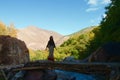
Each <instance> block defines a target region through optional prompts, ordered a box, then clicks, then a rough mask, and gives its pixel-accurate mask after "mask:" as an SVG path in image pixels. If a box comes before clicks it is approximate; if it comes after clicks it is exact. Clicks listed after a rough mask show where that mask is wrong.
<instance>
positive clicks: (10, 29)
mask: <svg viewBox="0 0 120 80" xmlns="http://www.w3.org/2000/svg"><path fill="white" fill-rule="evenodd" d="M0 35H9V36H12V37H16V36H17V30H16V29H15V26H14V24H10V25H9V26H6V25H5V24H4V23H2V22H0Z"/></svg>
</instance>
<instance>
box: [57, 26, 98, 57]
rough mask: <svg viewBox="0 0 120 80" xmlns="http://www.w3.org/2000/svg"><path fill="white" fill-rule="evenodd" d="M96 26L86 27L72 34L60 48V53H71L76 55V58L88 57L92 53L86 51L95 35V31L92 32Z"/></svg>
mask: <svg viewBox="0 0 120 80" xmlns="http://www.w3.org/2000/svg"><path fill="white" fill-rule="evenodd" d="M94 28H96V27H95V26H94V27H90V28H86V29H84V30H81V31H79V32H77V33H74V34H72V35H71V37H70V38H69V39H68V40H67V41H65V42H64V43H63V44H62V45H61V46H60V47H59V48H58V53H60V54H69V55H70V56H74V58H75V59H84V58H85V57H87V56H88V55H89V54H90V53H89V52H86V49H87V46H88V45H90V41H91V40H92V39H93V37H94V33H93V32H91V30H93V29H94Z"/></svg>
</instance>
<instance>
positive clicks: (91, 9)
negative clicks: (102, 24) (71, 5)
mask: <svg viewBox="0 0 120 80" xmlns="http://www.w3.org/2000/svg"><path fill="white" fill-rule="evenodd" d="M98 9H99V8H88V9H86V12H90V11H96V10H98Z"/></svg>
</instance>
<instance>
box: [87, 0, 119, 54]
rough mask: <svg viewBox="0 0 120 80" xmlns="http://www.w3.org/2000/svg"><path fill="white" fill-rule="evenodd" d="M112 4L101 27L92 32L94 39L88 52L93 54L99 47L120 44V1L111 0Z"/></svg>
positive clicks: (107, 8)
mask: <svg viewBox="0 0 120 80" xmlns="http://www.w3.org/2000/svg"><path fill="white" fill-rule="evenodd" d="M111 1H112V3H111V4H110V5H109V6H108V7H106V8H105V9H106V12H105V14H106V17H105V18H103V19H102V21H101V23H100V26H98V27H97V28H95V29H94V30H93V31H92V32H93V33H94V34H95V36H94V39H93V40H91V41H90V45H89V46H88V47H87V48H86V51H88V52H90V53H92V52H93V51H95V50H96V49H97V48H98V47H99V46H101V45H103V44H104V43H107V42H120V36H119V35H120V0H111Z"/></svg>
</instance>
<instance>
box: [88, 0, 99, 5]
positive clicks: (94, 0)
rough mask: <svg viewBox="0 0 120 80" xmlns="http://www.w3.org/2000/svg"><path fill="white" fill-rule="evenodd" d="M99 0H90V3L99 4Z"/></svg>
mask: <svg viewBox="0 0 120 80" xmlns="http://www.w3.org/2000/svg"><path fill="white" fill-rule="evenodd" d="M97 3H98V0H88V4H90V5H97Z"/></svg>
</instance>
